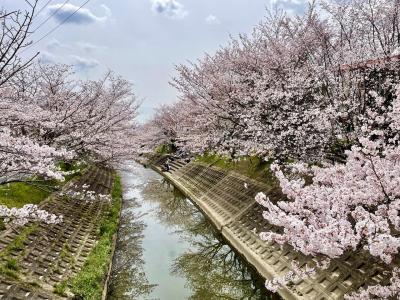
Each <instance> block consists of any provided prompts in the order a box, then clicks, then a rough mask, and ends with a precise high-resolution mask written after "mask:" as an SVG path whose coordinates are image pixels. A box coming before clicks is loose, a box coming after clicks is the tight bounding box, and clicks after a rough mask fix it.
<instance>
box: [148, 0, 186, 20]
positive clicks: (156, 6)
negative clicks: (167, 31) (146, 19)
mask: <svg viewBox="0 0 400 300" xmlns="http://www.w3.org/2000/svg"><path fill="white" fill-rule="evenodd" d="M150 1H151V3H152V6H151V10H152V11H153V12H154V13H156V14H160V15H163V16H165V17H167V18H170V19H183V18H184V17H186V16H187V14H188V12H187V11H186V10H185V9H184V7H183V5H182V4H181V3H179V2H178V1H176V0H150Z"/></svg>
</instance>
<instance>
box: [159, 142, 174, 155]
mask: <svg viewBox="0 0 400 300" xmlns="http://www.w3.org/2000/svg"><path fill="white" fill-rule="evenodd" d="M154 151H155V152H156V153H158V154H171V153H174V152H175V151H176V147H175V146H174V145H172V144H164V145H160V146H158V147H157V148H156V149H155V150H154Z"/></svg>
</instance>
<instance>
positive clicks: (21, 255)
mask: <svg viewBox="0 0 400 300" xmlns="http://www.w3.org/2000/svg"><path fill="white" fill-rule="evenodd" d="M112 182H113V175H112V172H111V171H110V170H106V169H100V168H91V169H90V170H88V172H87V173H85V174H84V175H83V176H82V177H81V178H80V179H79V180H77V181H74V182H71V183H68V184H67V186H65V187H64V188H63V190H62V191H61V192H59V193H55V194H53V195H52V196H50V197H49V199H47V200H46V201H45V202H43V203H42V205H41V208H42V209H45V210H47V211H49V212H51V213H53V214H57V215H63V217H64V219H63V222H62V223H60V224H56V225H47V224H42V223H40V224H33V223H28V224H26V225H25V226H23V227H21V228H18V230H17V231H18V232H16V231H14V230H12V229H8V230H6V231H4V232H1V233H0V259H1V263H2V265H3V266H4V265H6V266H7V268H4V267H3V272H2V273H3V274H2V275H0V299H1V300H3V299H13V300H18V299H34V300H35V299H40V300H44V299H61V297H59V296H57V295H55V294H54V293H53V291H54V288H55V286H56V285H57V284H58V283H60V282H62V281H64V280H66V279H68V278H71V276H74V275H75V274H77V272H79V270H80V269H81V267H82V266H83V264H84V263H85V261H86V259H87V257H88V255H89V253H90V252H91V250H92V249H93V247H94V245H95V244H96V240H97V234H98V229H99V223H100V222H99V221H100V219H101V217H102V215H103V214H104V212H105V211H106V208H107V207H108V206H109V204H108V202H107V201H104V200H99V199H96V200H90V199H89V198H88V197H85V199H84V200H81V199H77V198H75V196H66V192H81V191H82V186H85V187H87V190H88V191H95V192H96V193H98V194H103V195H106V194H107V195H108V194H109V193H110V191H111V188H112ZM14 263H16V265H15V266H14ZM10 268H11V269H15V270H14V271H13V272H10V273H11V275H14V274H17V275H18V278H14V279H13V278H12V276H10V274H9V275H8V276H7V275H5V274H4V270H6V271H7V270H9V269H10Z"/></svg>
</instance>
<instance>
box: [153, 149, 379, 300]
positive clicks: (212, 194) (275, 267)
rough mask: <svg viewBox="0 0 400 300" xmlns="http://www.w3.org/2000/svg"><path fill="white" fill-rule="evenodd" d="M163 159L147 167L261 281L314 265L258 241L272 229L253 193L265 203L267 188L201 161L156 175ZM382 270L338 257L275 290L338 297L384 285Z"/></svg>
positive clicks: (355, 259)
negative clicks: (324, 267)
mask: <svg viewBox="0 0 400 300" xmlns="http://www.w3.org/2000/svg"><path fill="white" fill-rule="evenodd" d="M164 162H165V157H160V156H155V157H153V158H151V159H150V160H149V161H148V163H147V164H148V165H149V166H151V167H152V168H153V169H154V170H155V171H157V172H158V173H160V174H161V175H162V176H164V177H165V178H166V179H168V180H169V181H170V182H171V183H172V184H173V185H174V186H175V187H176V188H178V189H179V190H180V191H181V192H182V193H184V194H185V195H186V196H187V197H188V198H189V199H191V201H192V202H193V203H194V204H195V205H196V206H197V207H198V208H199V209H200V210H201V211H202V212H203V213H204V214H205V215H206V217H208V218H209V220H210V221H211V222H212V223H213V224H214V225H215V227H216V228H217V229H218V230H219V231H220V232H221V234H222V236H223V237H224V238H225V239H226V240H227V241H228V242H229V243H230V244H231V245H232V246H233V247H234V248H235V249H236V250H237V252H239V253H240V254H241V255H242V256H243V257H244V258H245V259H246V260H247V261H248V262H249V263H250V264H251V265H253V266H254V268H255V269H256V270H257V271H258V273H259V274H260V275H261V276H263V277H264V278H266V279H272V278H276V277H282V276H283V275H284V274H286V273H287V272H289V271H291V270H292V263H293V262H297V263H298V264H299V265H300V266H301V267H303V268H304V267H305V266H306V265H308V266H314V265H315V260H313V259H312V258H310V257H306V256H304V255H302V254H301V253H299V252H296V251H294V250H293V249H292V248H291V247H289V246H284V247H281V246H279V245H278V244H276V243H270V242H269V243H267V242H265V241H262V240H261V239H260V238H259V233H260V232H262V231H266V230H278V229H277V228H274V227H273V226H272V225H270V224H269V223H268V222H267V221H266V220H265V219H263V217H262V207H261V206H260V205H259V204H258V203H257V202H256V201H255V199H254V197H255V195H256V194H257V193H258V192H261V191H262V192H264V193H266V194H267V195H268V196H269V197H270V198H271V199H275V200H277V199H276V197H277V195H276V194H275V193H274V192H273V190H272V189H271V187H269V186H268V185H267V184H265V183H261V182H258V181H255V180H252V179H250V178H247V177H244V176H242V175H240V174H237V173H235V172H227V171H224V170H222V169H219V168H216V167H212V166H208V165H206V164H202V163H196V162H191V163H188V164H185V163H183V162H181V161H174V162H172V163H171V166H172V169H171V170H170V171H168V172H164V171H162V166H163V164H164ZM382 274H383V270H382V269H380V267H379V266H377V265H373V264H368V263H366V260H365V259H364V258H363V257H361V256H357V257H356V256H354V255H352V256H350V255H344V256H343V257H342V258H340V259H337V260H334V261H332V263H331V264H330V266H329V268H328V269H327V270H319V271H317V274H316V275H315V276H313V277H310V278H305V279H303V280H298V281H297V282H293V283H292V284H290V285H288V286H287V287H284V288H282V289H280V290H279V294H280V295H281V296H282V297H283V298H284V299H307V300H308V299H343V297H344V295H345V294H347V293H349V292H351V291H353V290H356V289H358V288H359V287H361V286H363V285H365V284H367V285H375V284H378V283H381V282H382V281H384V280H385V279H384V276H382Z"/></svg>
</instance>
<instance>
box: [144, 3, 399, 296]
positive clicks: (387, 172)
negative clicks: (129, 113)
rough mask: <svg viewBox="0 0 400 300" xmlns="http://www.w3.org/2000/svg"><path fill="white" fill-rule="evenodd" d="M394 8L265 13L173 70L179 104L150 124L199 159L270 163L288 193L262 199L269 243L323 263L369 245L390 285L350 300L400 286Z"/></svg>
mask: <svg viewBox="0 0 400 300" xmlns="http://www.w3.org/2000/svg"><path fill="white" fill-rule="evenodd" d="M399 8H400V2H399V1H397V0H371V1H362V0H351V1H315V2H312V3H310V6H309V9H308V11H307V12H306V13H305V14H304V15H303V16H289V15H287V14H285V13H283V12H279V11H277V12H273V13H270V14H269V15H268V16H267V18H266V20H265V21H263V22H262V23H260V24H259V25H258V26H257V27H256V28H255V30H254V32H253V33H252V34H251V35H249V36H246V35H241V36H239V37H238V38H236V39H232V40H231V42H230V44H229V45H227V46H225V47H222V48H221V49H220V50H218V51H217V52H216V53H215V54H214V55H206V56H205V57H204V58H203V59H201V60H199V61H198V62H197V63H192V64H189V65H181V66H178V67H177V71H178V76H177V77H176V78H174V79H173V81H172V85H173V86H175V87H176V88H177V90H178V91H179V93H180V101H179V102H178V103H176V104H173V105H172V106H169V107H166V108H163V109H162V110H160V111H159V112H158V114H157V115H156V117H155V119H154V120H152V121H151V124H152V128H153V129H154V130H153V132H156V133H157V135H158V136H159V137H160V133H163V134H164V135H163V137H162V138H161V141H162V142H165V140H169V141H172V142H173V143H174V144H175V145H177V146H178V147H181V148H184V149H186V150H187V151H190V152H192V153H193V154H198V153H204V152H206V151H214V152H218V153H220V154H224V155H229V156H232V157H238V156H243V155H249V154H256V155H259V156H262V157H264V158H266V159H271V158H272V159H275V160H276V161H275V163H274V164H273V166H272V168H273V171H274V173H275V176H276V178H277V180H278V181H279V183H280V188H281V189H282V193H283V199H282V201H279V202H278V203H272V202H271V201H269V200H268V197H267V195H263V194H259V195H258V196H257V201H258V202H260V203H261V204H262V205H263V206H265V208H266V209H265V212H264V217H265V218H266V219H267V220H268V221H269V222H270V223H272V224H274V225H276V226H278V227H280V228H282V232H279V233H276V232H265V233H262V235H261V236H262V238H263V239H266V240H274V241H276V242H278V243H281V244H284V243H289V244H291V245H292V246H293V247H294V248H295V249H297V250H298V251H301V252H303V253H304V254H306V255H311V256H319V257H320V256H322V257H326V258H328V260H329V259H332V258H337V257H340V256H341V255H342V254H343V253H345V252H347V251H355V252H360V251H361V252H365V253H366V254H367V255H369V256H370V257H371V258H372V259H374V260H375V261H376V262H377V263H380V264H382V265H384V266H386V268H387V269H388V270H391V271H392V279H391V282H390V284H389V285H387V286H375V287H368V288H366V289H363V290H360V291H358V292H356V293H354V294H352V295H350V296H349V297H350V298H352V299H368V298H369V297H380V298H388V297H392V298H395V297H398V296H399V291H400V289H399V275H398V274H399V272H398V269H397V268H395V267H394V264H393V261H394V258H395V256H396V255H398V251H399V247H400V240H399V238H398V231H399V226H400V225H399V224H400V223H399V222H400V221H399V220H400V219H399V218H400V217H399V199H400V194H399V188H398V186H399V183H400V182H399V180H398V178H400V176H399V175H400V165H399V161H400V159H399V157H400V156H399V154H400V152H399V151H400V150H399V138H400V137H399V129H400V127H399V117H400V115H399V107H400V100H399V99H400V96H399V83H400V73H399V70H400V68H399V65H400V60H399V58H400V56H399V55H400V52H399V46H400V30H399V23H400V16H399ZM155 144H156V138H155V139H152V145H155ZM288 161H292V162H294V163H293V164H289V165H288V164H287V162H288ZM306 273H310V274H311V273H312V272H311V271H310V272H306ZM303 275H305V274H301V272H300V271H299V272H294V273H291V274H288V276H287V278H283V279H276V280H275V282H268V283H267V285H268V286H269V287H270V288H272V289H276V288H279V287H277V286H276V284H278V285H279V284H284V283H285V282H286V281H287V280H289V281H290V280H291V278H297V277H299V276H300V277H301V276H303Z"/></svg>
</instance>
